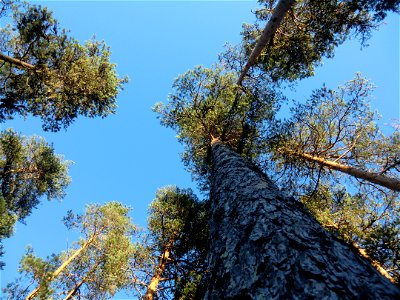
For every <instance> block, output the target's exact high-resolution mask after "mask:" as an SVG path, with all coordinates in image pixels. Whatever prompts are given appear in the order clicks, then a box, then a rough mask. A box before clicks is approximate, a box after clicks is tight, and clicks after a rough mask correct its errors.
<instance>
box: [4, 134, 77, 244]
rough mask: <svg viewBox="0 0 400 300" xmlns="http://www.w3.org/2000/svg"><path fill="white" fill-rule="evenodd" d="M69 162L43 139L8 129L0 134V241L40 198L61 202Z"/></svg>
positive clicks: (7, 235) (66, 180)
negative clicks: (28, 136) (59, 200)
mask: <svg viewBox="0 0 400 300" xmlns="http://www.w3.org/2000/svg"><path fill="white" fill-rule="evenodd" d="M68 165H69V162H68V161H65V160H63V158H62V157H61V156H59V155H57V154H55V153H54V149H53V147H52V146H51V145H49V144H48V143H46V142H45V141H44V140H43V139H42V138H39V137H33V138H27V137H24V136H21V135H19V134H17V133H15V132H14V131H12V130H11V129H9V130H6V131H3V132H1V133H0V242H1V240H2V239H4V238H8V237H10V236H11V235H12V234H13V229H14V225H15V223H16V222H17V221H23V220H24V219H25V217H27V216H28V215H29V214H30V213H31V212H32V210H33V209H34V208H35V207H36V206H37V205H38V204H39V202H40V199H41V197H43V196H45V197H46V198H47V199H48V200H51V199H62V198H63V197H64V195H65V189H66V187H67V186H68V184H69V183H70V178H69V176H68Z"/></svg>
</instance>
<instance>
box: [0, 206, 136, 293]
mask: <svg viewBox="0 0 400 300" xmlns="http://www.w3.org/2000/svg"><path fill="white" fill-rule="evenodd" d="M128 212H129V208H128V207H126V206H123V205H122V204H120V203H118V202H109V203H106V204H104V205H96V204H92V205H89V206H88V207H87V209H86V212H85V214H83V215H75V214H73V213H72V212H69V213H68V215H67V217H66V218H65V223H66V225H67V226H68V227H69V228H77V229H79V231H80V232H81V234H82V235H83V238H81V239H80V240H79V241H78V242H77V243H76V248H75V249H69V250H67V251H65V252H62V253H60V254H53V255H51V256H50V257H48V258H47V259H41V258H39V257H36V256H35V254H34V252H33V250H32V249H31V248H29V249H28V251H27V253H26V254H25V255H24V256H23V258H22V260H21V263H20V273H21V274H22V276H21V278H20V279H18V280H17V281H16V282H14V283H11V284H8V286H7V288H6V293H7V297H8V298H7V299H26V300H27V299H37V298H40V299H48V298H53V297H55V298H61V297H62V298H65V299H72V297H75V296H79V297H86V298H90V299H106V298H111V297H112V296H113V295H114V294H115V293H116V292H117V291H118V290H120V289H122V288H124V287H126V286H127V285H128V283H129V272H128V266H129V262H130V259H131V257H132V253H133V251H134V247H133V244H132V242H131V238H132V234H135V231H136V227H135V226H134V225H133V224H132V221H131V219H130V218H129V216H128ZM27 280H31V282H27ZM32 285H37V287H36V288H34V289H33V290H31V291H30V292H29V290H30V288H31V286H32Z"/></svg>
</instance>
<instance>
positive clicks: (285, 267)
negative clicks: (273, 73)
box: [205, 142, 400, 300]
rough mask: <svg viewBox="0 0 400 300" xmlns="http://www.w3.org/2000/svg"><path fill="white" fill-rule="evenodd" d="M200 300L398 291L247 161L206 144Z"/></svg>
mask: <svg viewBox="0 0 400 300" xmlns="http://www.w3.org/2000/svg"><path fill="white" fill-rule="evenodd" d="M212 159H213V161H212V162H213V173H212V177H211V194H210V196H211V220H210V250H209V256H208V261H209V271H210V275H209V277H208V284H207V292H206V297H205V299H374V300H375V299H400V290H399V289H398V288H397V287H395V286H394V285H393V284H391V283H390V282H389V280H387V279H386V278H384V277H383V276H381V275H380V274H379V273H378V272H377V270H375V269H374V268H373V267H372V266H371V264H370V263H369V262H368V261H367V260H366V259H364V258H362V257H360V256H359V255H358V254H357V250H356V249H354V248H353V247H351V246H349V245H347V244H345V243H344V242H342V241H340V240H338V239H336V238H335V237H334V236H333V235H331V234H329V233H328V232H327V231H326V230H324V229H323V227H322V226H321V225H320V224H319V223H318V222H317V221H316V220H315V219H314V218H313V217H312V216H311V215H310V213H309V212H308V211H307V210H306V209H305V208H304V206H303V205H302V204H301V203H299V202H298V201H295V199H293V198H288V197H285V196H283V195H282V193H281V192H280V191H279V189H278V188H277V186H276V185H275V184H274V183H273V182H271V180H270V179H269V178H268V177H267V176H266V175H265V174H263V173H262V172H261V171H259V170H258V169H257V168H256V167H255V166H254V165H253V164H251V163H250V162H247V161H245V160H244V159H243V158H242V157H240V156H239V155H238V154H236V153H234V152H233V151H231V150H229V149H227V148H226V147H225V146H223V145H222V144H221V143H220V142H214V143H213V145H212Z"/></svg>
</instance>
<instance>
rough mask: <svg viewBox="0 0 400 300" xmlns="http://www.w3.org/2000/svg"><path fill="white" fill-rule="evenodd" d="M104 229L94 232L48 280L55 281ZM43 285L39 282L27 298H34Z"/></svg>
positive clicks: (28, 299) (26, 299) (29, 299)
mask: <svg viewBox="0 0 400 300" xmlns="http://www.w3.org/2000/svg"><path fill="white" fill-rule="evenodd" d="M102 230H103V229H100V230H99V231H98V232H96V233H95V234H93V235H92V236H91V237H90V238H89V239H88V240H87V241H86V242H85V243H84V244H83V245H82V246H81V247H80V248H79V249H78V250H76V251H75V252H74V254H72V255H71V256H70V257H69V258H68V259H67V260H66V261H65V262H63V264H62V265H61V266H59V267H58V269H57V270H55V271H54V272H53V273H52V274H50V275H49V276H48V281H49V282H51V281H53V280H54V279H55V278H56V277H57V276H58V275H59V274H60V273H61V272H62V271H63V270H64V269H65V268H66V267H67V266H68V265H69V264H70V263H71V262H72V261H73V260H74V259H75V258H76V257H77V256H79V254H81V253H82V251H84V250H85V249H86V248H87V247H89V245H90V244H91V243H92V242H93V241H94V240H95V239H96V238H97V236H98V235H99V234H100V233H101V231H102ZM41 287H42V285H41V284H40V283H39V286H38V287H37V288H36V289H34V290H33V291H32V292H31V293H30V294H29V295H28V296H27V297H26V298H25V300H32V299H34V298H35V296H36V295H37V294H38V292H39V290H40V288H41Z"/></svg>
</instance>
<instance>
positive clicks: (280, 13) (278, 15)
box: [237, 0, 296, 85]
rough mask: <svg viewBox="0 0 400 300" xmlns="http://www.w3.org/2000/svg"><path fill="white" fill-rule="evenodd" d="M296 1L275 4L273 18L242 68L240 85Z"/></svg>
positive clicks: (283, 0) (290, 0)
mask: <svg viewBox="0 0 400 300" xmlns="http://www.w3.org/2000/svg"><path fill="white" fill-rule="evenodd" d="M295 2H296V1H295V0H280V1H279V2H278V4H277V5H276V6H275V9H274V12H273V14H272V16H271V18H270V19H269V21H268V23H267V24H266V25H265V28H264V30H263V32H262V34H261V36H260V38H259V39H258V41H257V44H256V45H255V46H254V49H253V51H252V52H251V54H250V57H249V59H248V60H247V63H246V65H245V66H244V68H243V70H242V73H241V74H240V77H239V79H238V82H237V84H238V85H241V84H242V81H243V79H244V77H245V76H246V74H247V72H248V71H249V69H250V67H251V66H252V65H254V63H255V62H256V59H257V57H258V56H259V55H260V54H261V52H262V50H263V49H264V48H265V46H266V45H267V44H268V42H269V41H270V40H271V39H272V37H273V35H274V33H275V31H276V30H277V29H278V27H279V25H280V24H281V22H282V20H283V18H284V17H285V15H286V13H287V12H288V11H289V9H290V8H291V7H292V6H293V4H294V3H295Z"/></svg>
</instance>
